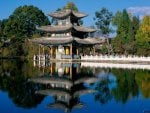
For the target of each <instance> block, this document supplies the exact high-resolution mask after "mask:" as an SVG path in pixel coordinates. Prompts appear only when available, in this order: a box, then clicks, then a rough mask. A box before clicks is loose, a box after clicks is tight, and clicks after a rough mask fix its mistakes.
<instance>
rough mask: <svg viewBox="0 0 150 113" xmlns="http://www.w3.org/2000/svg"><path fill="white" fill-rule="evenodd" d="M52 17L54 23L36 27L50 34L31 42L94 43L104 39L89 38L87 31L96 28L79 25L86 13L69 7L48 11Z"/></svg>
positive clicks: (101, 41)
mask: <svg viewBox="0 0 150 113" xmlns="http://www.w3.org/2000/svg"><path fill="white" fill-rule="evenodd" d="M49 16H51V17H52V18H53V19H55V20H57V24H56V25H48V26H41V27H38V28H37V29H38V30H40V31H45V32H47V33H49V34H50V37H42V38H36V39H33V40H32V41H33V42H36V43H39V44H42V45H59V44H69V43H74V44H79V45H94V44H100V43H103V42H104V41H103V40H102V39H100V38H91V37H90V36H89V33H93V32H95V31H96V29H93V28H90V27H84V26H81V25H80V19H81V18H83V17H86V16H87V14H85V13H81V12H78V11H73V10H71V9H63V10H60V11H56V12H53V13H50V14H49Z"/></svg>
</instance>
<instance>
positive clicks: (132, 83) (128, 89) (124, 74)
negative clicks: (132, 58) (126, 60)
mask: <svg viewBox="0 0 150 113" xmlns="http://www.w3.org/2000/svg"><path fill="white" fill-rule="evenodd" d="M112 72H113V73H114V75H116V78H117V87H116V88H114V89H112V94H113V96H114V98H115V99H116V100H117V101H122V102H123V103H126V101H127V100H128V99H129V98H131V97H135V96H138V94H139V90H138V84H137V82H136V80H135V72H134V71H133V70H132V71H131V70H121V69H120V70H118V69H113V70H112Z"/></svg>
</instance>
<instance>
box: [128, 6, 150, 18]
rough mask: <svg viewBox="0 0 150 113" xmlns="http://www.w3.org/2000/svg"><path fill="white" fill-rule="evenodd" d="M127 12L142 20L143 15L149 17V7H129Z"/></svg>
mask: <svg viewBox="0 0 150 113" xmlns="http://www.w3.org/2000/svg"><path fill="white" fill-rule="evenodd" d="M127 11H128V12H129V13H131V14H135V15H139V16H140V18H142V17H143V16H145V15H150V7H146V6H145V7H129V8H127Z"/></svg>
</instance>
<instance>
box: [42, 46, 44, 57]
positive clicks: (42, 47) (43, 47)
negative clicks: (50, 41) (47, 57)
mask: <svg viewBox="0 0 150 113" xmlns="http://www.w3.org/2000/svg"><path fill="white" fill-rule="evenodd" d="M42 48H43V55H44V46H42Z"/></svg>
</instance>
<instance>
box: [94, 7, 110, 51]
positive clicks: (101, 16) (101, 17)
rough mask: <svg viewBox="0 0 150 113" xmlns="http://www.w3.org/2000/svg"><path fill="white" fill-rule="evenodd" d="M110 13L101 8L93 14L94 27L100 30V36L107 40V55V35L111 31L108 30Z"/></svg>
mask: <svg viewBox="0 0 150 113" xmlns="http://www.w3.org/2000/svg"><path fill="white" fill-rule="evenodd" d="M112 17H113V15H112V12H110V11H109V10H108V9H106V8H102V9H101V10H100V11H96V12H95V18H94V20H95V25H96V27H97V28H98V29H100V31H101V34H102V35H103V36H104V37H106V38H107V44H108V45H107V46H108V53H110V49H111V46H110V44H109V39H108V36H109V33H110V32H111V31H112V30H111V28H110V24H111V21H112Z"/></svg>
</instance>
